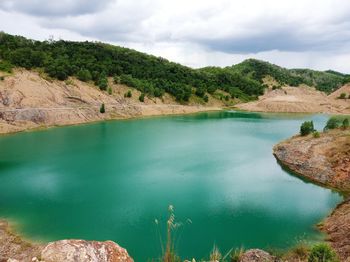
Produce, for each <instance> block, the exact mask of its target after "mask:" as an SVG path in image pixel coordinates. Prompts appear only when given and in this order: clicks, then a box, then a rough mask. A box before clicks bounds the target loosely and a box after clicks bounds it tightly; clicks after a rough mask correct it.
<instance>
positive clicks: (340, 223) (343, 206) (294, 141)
mask: <svg viewBox="0 0 350 262" xmlns="http://www.w3.org/2000/svg"><path fill="white" fill-rule="evenodd" d="M349 143H350V131H349V130H346V129H345V130H341V129H336V130H329V131H327V132H326V133H324V132H323V133H321V136H320V137H319V138H314V137H312V135H308V136H305V137H302V136H293V137H291V138H289V139H286V140H284V141H281V142H279V143H278V144H276V145H275V146H274V148H273V154H274V156H275V158H276V160H277V162H278V163H279V164H280V165H281V167H282V168H283V169H285V170H286V171H288V172H289V173H291V175H294V176H296V177H298V178H300V179H302V180H305V181H307V182H310V183H313V184H315V185H318V186H321V187H323V188H327V189H330V190H332V191H335V192H337V193H338V194H340V195H341V196H342V198H343V200H342V201H341V202H340V203H338V204H337V206H336V207H335V208H334V209H333V210H332V211H331V212H330V213H329V214H328V215H327V216H326V217H325V218H324V219H323V220H322V221H320V223H318V224H317V228H318V230H320V231H321V232H323V233H325V234H326V236H327V237H326V239H325V241H326V242H328V243H329V244H330V245H331V246H332V247H333V248H334V249H335V251H336V252H337V254H338V255H339V258H340V259H341V260H340V261H348V260H346V259H347V258H349V257H350V231H349V230H348V228H349V226H350V158H349V155H350V151H349V147H348V145H349Z"/></svg>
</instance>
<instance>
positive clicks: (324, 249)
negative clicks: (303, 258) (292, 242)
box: [308, 243, 339, 262]
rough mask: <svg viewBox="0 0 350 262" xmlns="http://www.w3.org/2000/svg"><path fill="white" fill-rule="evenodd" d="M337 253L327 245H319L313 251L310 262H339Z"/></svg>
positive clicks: (309, 258)
mask: <svg viewBox="0 0 350 262" xmlns="http://www.w3.org/2000/svg"><path fill="white" fill-rule="evenodd" d="M338 261H339V260H338V259H337V255H336V253H335V252H334V251H333V250H332V248H331V247H330V246H329V245H327V244H323V243H322V244H318V245H316V246H314V247H313V248H312V249H311V252H310V254H309V257H308V262H338Z"/></svg>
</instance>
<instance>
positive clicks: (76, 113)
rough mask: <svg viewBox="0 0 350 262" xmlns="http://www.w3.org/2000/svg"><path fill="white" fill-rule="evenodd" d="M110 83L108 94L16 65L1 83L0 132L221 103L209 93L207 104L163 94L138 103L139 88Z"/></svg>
mask: <svg viewBox="0 0 350 262" xmlns="http://www.w3.org/2000/svg"><path fill="white" fill-rule="evenodd" d="M109 86H110V87H111V88H112V94H111V95H109V94H108V93H107V92H105V91H101V90H99V89H98V88H97V87H96V86H94V85H93V84H89V83H85V82H81V81H79V80H76V79H73V78H71V79H69V80H68V81H64V82H63V81H58V80H50V79H48V80H46V79H44V78H42V77H41V76H40V75H39V73H36V72H33V71H28V70H24V69H23V70H21V69H17V70H16V71H15V72H14V73H13V74H12V75H10V76H7V77H6V78H5V79H4V80H2V81H0V134H1V133H11V132H18V131H22V130H27V129H32V128H39V127H49V126H56V125H71V124H79V123H87V122H93V121H100V120H107V119H122V118H131V117H141V116H151V115H166V114H183V113H194V112H200V111H209V110H219V109H220V107H221V106H223V103H221V101H220V100H217V99H215V98H213V97H209V101H208V103H207V105H206V106H203V105H200V104H199V103H198V104H196V103H195V102H192V103H191V102H190V103H189V105H187V106H184V105H180V104H178V103H176V101H175V99H174V98H173V97H172V96H170V95H168V94H165V95H164V96H163V98H162V99H160V98H154V97H153V98H148V97H147V96H146V97H145V101H144V102H143V103H141V102H140V101H139V99H138V98H139V96H140V94H141V92H140V91H138V90H136V89H133V88H129V87H127V86H125V85H119V84H114V83H113V82H112V81H111V80H110V83H109ZM128 90H131V91H132V97H131V98H125V97H124V94H125V93H126V92H127V91H128ZM102 103H104V104H105V106H106V113H104V114H101V113H100V111H99V109H100V106H101V104H102Z"/></svg>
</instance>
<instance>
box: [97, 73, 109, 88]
mask: <svg viewBox="0 0 350 262" xmlns="http://www.w3.org/2000/svg"><path fill="white" fill-rule="evenodd" d="M98 87H99V88H100V89H101V90H105V91H106V90H107V88H108V79H107V77H106V75H105V74H101V76H100V78H99V80H98Z"/></svg>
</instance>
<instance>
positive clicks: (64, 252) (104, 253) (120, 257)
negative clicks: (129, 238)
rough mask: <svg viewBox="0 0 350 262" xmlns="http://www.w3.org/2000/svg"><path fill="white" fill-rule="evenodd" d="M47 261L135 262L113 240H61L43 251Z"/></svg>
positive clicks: (43, 258)
mask: <svg viewBox="0 0 350 262" xmlns="http://www.w3.org/2000/svg"><path fill="white" fill-rule="evenodd" d="M41 260H43V261H45V262H60V261H65V262H78V261H79V262H133V261H134V260H133V259H132V258H131V257H130V256H129V254H128V252H127V251H126V250H125V249H124V248H122V247H120V246H119V245H117V244H116V243H114V242H112V241H106V242H98V241H85V240H60V241H56V242H51V243H49V244H48V245H47V246H46V247H45V248H44V249H43V250H42V252H41Z"/></svg>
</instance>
